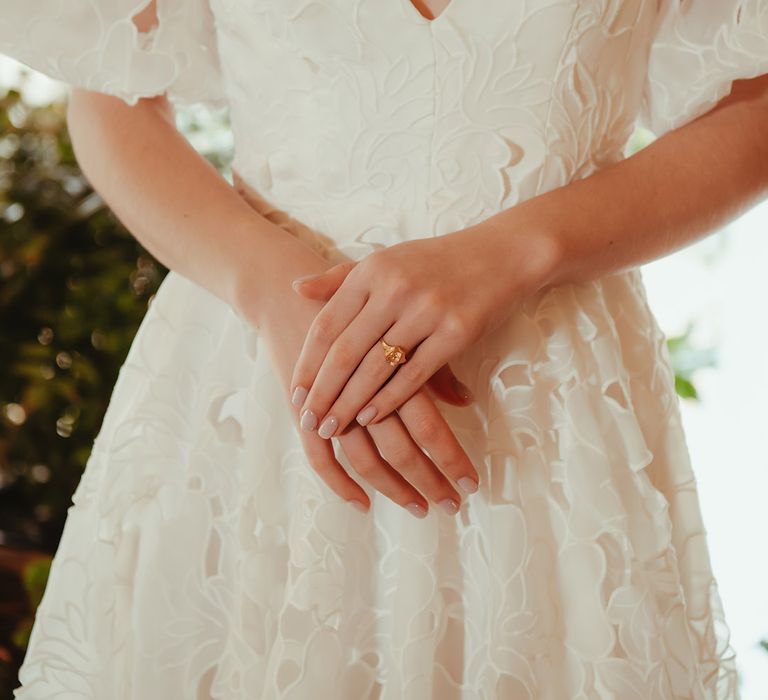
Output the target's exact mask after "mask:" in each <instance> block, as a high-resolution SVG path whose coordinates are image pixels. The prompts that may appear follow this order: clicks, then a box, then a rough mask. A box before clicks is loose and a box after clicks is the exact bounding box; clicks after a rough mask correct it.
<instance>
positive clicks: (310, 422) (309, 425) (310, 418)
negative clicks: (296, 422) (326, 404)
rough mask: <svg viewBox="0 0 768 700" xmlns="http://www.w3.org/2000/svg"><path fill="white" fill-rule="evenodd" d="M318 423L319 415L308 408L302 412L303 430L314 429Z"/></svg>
mask: <svg viewBox="0 0 768 700" xmlns="http://www.w3.org/2000/svg"><path fill="white" fill-rule="evenodd" d="M316 425H317V416H316V415H315V414H314V413H313V412H312V411H310V410H309V409H307V410H306V411H304V413H302V414H301V429H302V430H314V429H315V426H316Z"/></svg>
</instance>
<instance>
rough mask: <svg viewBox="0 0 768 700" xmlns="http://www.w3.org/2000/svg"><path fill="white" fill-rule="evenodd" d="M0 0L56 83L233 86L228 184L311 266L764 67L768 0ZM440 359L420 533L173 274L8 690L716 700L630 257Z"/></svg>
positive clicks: (675, 122)
mask: <svg viewBox="0 0 768 700" xmlns="http://www.w3.org/2000/svg"><path fill="white" fill-rule="evenodd" d="M6 4H7V5H9V8H8V10H9V11H7V12H6V7H3V12H2V13H0V51H3V52H5V53H9V54H10V55H14V56H16V57H18V58H20V59H21V60H23V61H25V62H27V63H29V64H30V65H32V66H34V67H36V68H38V69H40V70H43V71H45V72H48V73H49V74H51V75H53V76H54V77H58V78H61V79H63V80H66V81H68V82H70V83H72V84H73V85H82V86H85V87H88V88H90V89H95V90H102V91H104V92H107V93H110V94H114V95H116V96H119V97H120V98H122V99H125V100H126V101H127V102H129V103H131V104H133V103H135V102H136V101H137V100H138V99H139V98H140V97H144V96H150V95H153V94H161V93H163V92H165V93H167V94H168V95H169V96H170V98H171V99H172V100H173V101H175V102H176V103H179V104H189V103H195V102H200V103H205V104H209V105H212V106H215V105H227V106H228V107H229V110H230V116H231V121H232V129H233V133H234V137H235V146H236V150H235V163H234V170H235V172H236V179H235V183H234V184H235V186H236V187H237V189H238V191H239V192H240V193H241V194H242V196H243V197H244V198H245V199H246V201H248V202H249V203H250V204H251V205H252V206H253V207H254V208H256V209H257V210H258V211H259V212H261V213H262V214H263V215H264V216H265V217H267V218H269V219H270V220H272V221H274V222H275V223H277V224H278V225H280V226H281V227H283V228H284V230H285V231H286V232H287V233H289V234H292V235H296V236H298V237H300V238H302V240H304V241H306V242H307V243H308V244H310V245H312V246H313V247H315V248H316V249H317V250H319V251H321V252H322V253H323V254H325V255H327V256H328V258H329V259H342V258H343V257H347V258H354V259H360V258H362V257H363V256H365V255H366V254H368V253H369V252H371V251H373V250H375V249H377V248H379V247H381V246H388V245H393V244H395V243H397V242H399V241H403V240H408V239H412V238H415V237H423V236H437V235H444V234H447V233H450V232H451V231H454V230H458V229H460V228H465V227H467V226H470V225H473V224H476V223H478V222H480V221H482V220H484V219H485V218H488V217H489V216H492V215H493V214H495V213H497V212H498V211H500V210H502V209H505V208H508V207H511V206H514V205H515V204H516V203H518V202H521V201H524V200H525V199H528V198H530V197H534V196H536V195H538V194H542V193H544V192H546V191H548V190H551V189H553V188H556V187H560V186H562V185H566V184H567V183H569V182H571V181H573V180H575V179H579V178H582V177H586V176H588V175H589V174H591V173H592V172H594V171H596V170H598V169H599V168H601V167H605V166H606V165H609V164H611V163H615V162H617V161H619V160H621V159H622V158H623V157H624V156H623V153H624V148H625V146H626V142H627V139H628V138H629V136H630V135H631V133H632V130H633V129H634V126H635V124H636V123H638V122H640V123H642V124H645V125H647V126H650V127H651V128H652V129H654V130H655V131H656V132H657V133H658V134H659V135H661V134H662V133H665V132H666V131H668V130H670V129H673V128H676V127H680V126H682V125H684V124H685V123H687V122H689V121H690V120H692V119H695V118H696V117H698V116H700V115H702V114H704V113H705V112H706V111H707V110H708V109H710V108H711V107H713V106H714V105H715V104H716V102H717V101H718V100H719V99H720V98H721V97H723V96H725V95H726V94H727V93H728V91H729V89H730V86H731V82H732V81H733V80H735V79H739V78H750V77H754V76H756V75H759V74H762V73H766V72H768V1H766V0H743V1H741V2H738V1H735V0H689V1H688V2H680V1H678V0H659V1H649V0H519V1H516V2H507V1H506V0H504V1H502V0H491V1H490V2H486V3H479V2H478V1H477V0H451V3H450V4H449V5H448V7H447V8H446V9H445V10H444V11H443V12H442V14H441V15H439V16H438V17H437V18H436V19H435V20H432V21H430V20H428V19H426V18H425V17H423V16H421V15H420V14H419V12H418V11H417V10H416V8H415V7H414V6H413V5H412V4H411V3H410V2H409V0H386V1H384V0H211V1H210V5H208V4H207V3H205V2H200V1H198V0H196V1H195V2H189V3H183V4H182V3H181V2H180V0H159V2H158V14H159V24H158V26H157V27H156V28H155V29H154V30H152V31H151V32H149V33H147V34H139V33H138V32H136V31H135V29H132V23H131V22H130V18H131V17H132V16H133V15H134V14H135V13H136V12H137V11H138V10H139V9H140V8H141V6H142V5H143V4H144V3H143V2H138V1H137V0H122V1H121V0H108V1H105V2H102V3H98V4H97V3H95V2H86V1H85V0H80V1H78V2H71V3H67V4H66V6H65V5H64V4H62V6H61V8H60V9H59V7H58V6H57V12H59V13H60V14H56V12H52V11H51V10H50V8H49V5H48V3H44V2H42V0H33V1H31V2H26V3H24V4H21V3H13V4H11V3H6ZM481 4H482V8H481V7H480V5H481ZM67 28H70V29H71V33H68V32H66V31H65V30H66V29H67ZM54 30H55V31H54ZM78 32H79V33H78ZM451 367H452V368H453V370H454V371H455V373H456V374H457V375H458V376H459V377H460V378H461V379H462V381H464V383H466V384H467V385H468V386H469V387H470V388H471V390H472V391H473V393H474V394H475V396H476V397H477V402H476V404H474V405H473V406H471V407H469V408H457V407H452V406H448V405H445V404H438V405H439V407H440V410H441V411H442V412H443V415H445V416H446V418H447V419H448V420H449V422H450V424H451V426H452V427H453V429H454V431H455V433H456V434H457V436H458V437H459V439H460V441H461V442H462V444H463V446H464V447H465V449H466V450H467V452H468V454H469V456H470V458H471V459H472V460H473V462H474V464H475V465H476V466H477V467H478V469H479V471H480V476H481V485H480V490H479V491H478V492H477V493H476V494H473V495H471V496H469V497H468V498H467V499H466V502H465V505H464V506H463V507H462V510H461V512H460V513H459V514H458V515H457V516H456V517H449V516H445V515H443V514H442V513H440V511H439V509H432V510H431V512H430V513H429V515H428V517H427V518H426V519H424V520H417V519H416V518H414V517H413V516H411V515H410V514H409V513H408V512H407V511H405V510H404V509H402V508H400V507H399V506H397V505H395V504H394V503H392V502H391V501H389V500H388V499H386V498H384V497H382V496H380V495H378V494H377V493H376V492H375V491H373V490H372V489H368V487H367V486H366V484H365V482H362V485H363V487H364V488H366V489H367V490H368V492H369V494H370V496H371V498H372V501H373V507H372V509H371V512H370V513H369V514H368V515H363V514H360V513H358V512H357V511H355V510H354V509H352V508H350V507H349V506H348V505H347V504H345V503H343V502H340V501H339V499H338V498H337V497H336V496H335V494H333V493H332V492H330V490H329V489H328V488H327V487H326V486H325V485H324V483H323V482H322V481H321V480H320V479H319V478H318V477H316V476H315V474H314V472H313V471H312V470H311V468H310V467H309V465H308V463H307V461H306V459H305V457H304V454H303V450H302V448H301V444H300V441H299V439H298V436H297V434H296V429H295V427H294V425H293V421H292V419H291V414H290V409H289V405H288V401H287V397H286V396H285V395H284V394H285V392H284V390H283V388H282V386H281V385H280V383H279V382H278V380H277V378H276V376H275V375H274V373H273V371H272V369H271V363H270V359H269V357H268V353H267V352H266V348H265V347H264V346H263V344H262V343H261V340H260V338H259V334H258V332H257V331H255V330H254V329H253V328H252V327H251V326H249V325H248V324H247V322H245V321H244V320H243V319H242V318H240V317H239V316H238V314H237V313H236V312H235V311H234V310H233V309H232V308H230V307H228V306H226V305H225V304H224V303H223V302H221V301H220V300H219V299H217V298H215V297H213V296H212V295H211V294H209V293H207V292H206V291H205V290H204V289H202V288H200V287H199V286H197V285H196V284H194V283H193V282H192V281H190V280H187V279H185V278H184V277H182V276H180V275H178V274H177V273H175V272H171V273H170V274H169V275H168V276H167V278H166V279H165V280H164V282H163V284H162V286H161V288H160V290H159V291H158V293H157V295H156V296H155V298H154V300H153V302H152V304H151V306H150V308H149V310H148V312H147V314H146V317H145V319H144V321H143V323H142V325H141V328H140V329H139V332H138V334H137V336H136V338H135V341H134V343H133V345H132V347H131V350H130V353H129V355H128V357H127V359H126V361H125V364H124V366H123V368H122V369H121V372H120V375H119V378H118V381H117V383H116V385H115V387H114V390H113V394H112V399H111V402H110V405H109V408H108V410H107V413H106V415H105V417H104V422H103V425H102V428H101V430H100V433H99V435H98V437H97V439H96V441H95V443H94V446H93V452H92V454H91V457H90V459H89V462H88V465H87V468H86V471H85V473H84V474H83V477H82V480H81V482H80V484H79V486H78V488H77V491H76V493H75V494H74V496H73V505H72V507H71V509H70V512H69V517H68V520H67V523H66V527H65V531H64V535H63V538H62V540H61V544H60V546H59V550H58V552H57V554H56V557H55V559H54V563H53V567H52V570H51V576H50V580H49V584H48V587H47V589H46V592H45V596H44V598H43V601H42V603H41V605H40V608H39V610H38V613H37V617H36V620H35V625H34V628H33V631H32V638H31V640H30V646H29V650H28V653H27V656H26V659H25V662H24V665H23V667H22V669H21V673H20V679H19V680H20V686H19V688H17V689H16V691H15V697H16V698H17V699H20V700H43V699H46V700H47V699H49V698H54V697H57V698H58V697H60V698H75V697H77V698H89V699H90V698H93V699H99V700H105V699H110V700H111V699H114V700H129V699H130V700H133V699H138V698H141V699H142V700H161V699H162V700H165V699H167V698H189V699H190V700H192V699H194V700H199V699H202V698H217V699H222V700H223V699H226V700H246V699H247V700H252V699H254V698H265V699H270V700H271V699H273V698H274V699H278V698H279V699H285V700H288V699H290V700H304V699H310V698H326V697H327V698H331V697H332V698H339V699H342V698H343V699H349V700H352V699H354V700H359V699H361V698H366V699H367V698H370V699H371V700H379V699H381V700H423V699H424V698H440V699H441V700H442V699H445V700H451V699H456V700H470V699H473V700H474V699H490V698H505V699H507V698H509V699H514V700H518V699H526V700H528V699H530V700H533V699H536V700H563V699H566V698H567V699H569V700H588V699H590V700H591V699H600V700H605V699H608V698H622V700H625V699H626V700H635V699H636V700H648V699H649V698H653V699H654V700H656V699H659V700H682V699H686V700H689V699H692V700H738V697H739V693H738V677H737V669H736V662H735V657H734V653H733V650H732V648H731V647H730V645H729V633H728V627H727V624H726V621H725V618H724V614H723V609H722V606H721V602H720V598H719V595H718V590H717V584H716V580H715V578H714V576H713V572H712V569H711V565H710V561H709V555H708V549H707V541H706V530H705V527H704V525H703V523H702V519H701V513H700V509H699V502H698V495H697V490H696V480H695V476H694V473H693V471H692V468H691V464H690V460H689V455H688V450H687V447H686V442H685V435H684V433H683V430H682V426H681V421H680V413H679V405H678V398H677V395H676V393H675V389H674V376H673V372H672V369H671V366H670V362H669V357H668V354H667V350H666V345H665V338H664V336H663V333H662V332H661V331H660V329H659V327H658V325H657V323H656V320H655V318H654V316H653V314H652V312H651V310H650V309H649V307H648V303H647V300H646V296H645V290H644V287H643V282H642V276H641V272H640V270H639V269H633V270H629V271H625V272H622V273H619V274H612V275H607V276H605V277H603V278H601V279H597V280H593V281H591V282H589V283H584V284H579V285H563V286H561V287H557V288H553V289H550V290H547V291H546V292H542V293H540V294H538V295H535V296H533V297H531V298H529V299H526V300H525V303H524V304H523V305H522V307H521V308H520V310H519V312H516V313H515V314H513V315H512V316H511V317H510V320H509V321H508V322H507V323H506V324H505V325H503V326H502V327H500V328H498V329H497V330H496V331H494V332H493V333H492V334H489V335H487V336H485V337H484V338H482V339H481V340H480V341H479V342H478V343H477V344H476V345H474V346H472V347H471V348H469V349H468V350H466V351H464V352H463V353H462V354H461V355H459V356H458V357H457V358H456V359H455V360H454V361H453V362H452V363H451ZM339 459H340V460H341V461H342V463H343V464H344V465H345V466H347V467H349V468H350V469H351V466H350V465H349V464H348V463H347V462H346V460H345V458H344V455H343V453H340V454H339Z"/></svg>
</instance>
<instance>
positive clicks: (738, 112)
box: [482, 74, 768, 286]
mask: <svg viewBox="0 0 768 700" xmlns="http://www.w3.org/2000/svg"><path fill="white" fill-rule="evenodd" d="M767 196H768V74H766V75H761V76H759V77H757V78H753V79H750V80H736V81H734V83H733V89H732V91H731V93H730V95H728V96H727V97H725V98H723V99H722V100H721V101H720V102H718V104H717V105H716V106H715V107H714V108H713V109H712V110H710V111H709V112H707V113H706V114H704V115H702V116H700V117H699V118H698V119H695V120H693V121H691V122H689V123H688V124H686V125H684V126H683V127H682V128H679V129H675V130H673V131H670V132H668V133H666V134H665V135H663V136H662V137H661V138H659V139H657V140H656V141H654V142H653V143H651V144H650V145H649V146H647V147H646V148H644V149H642V150H640V151H638V152H637V153H635V154H633V155H632V156H630V157H629V158H626V159H624V160H622V161H620V162H618V163H616V164H614V165H612V166H610V167H608V168H605V169H602V170H600V171H598V172H596V173H594V174H593V175H591V176H589V177H587V178H585V179H583V180H578V181H576V182H573V183H571V184H569V185H567V186H565V187H561V188H559V189H556V190H553V191H551V192H548V193H546V194H545V195H542V196H541V197H537V198H535V199H532V200H528V201H526V202H524V203H523V204H521V205H520V206H518V207H514V208H512V209H509V210H505V211H504V212H501V213H500V214H498V215H496V216H494V217H492V218H491V219H488V220H487V221H485V222H483V224H482V227H483V228H484V229H485V230H487V231H488V232H489V234H490V236H491V240H493V241H494V243H495V244H496V245H498V246H499V247H498V251H499V252H501V251H503V250H504V234H505V232H507V231H509V230H510V229H521V228H523V229H525V228H526V227H527V226H530V227H531V228H532V229H533V230H534V231H536V230H542V229H543V234H542V235H545V236H547V237H548V238H549V239H550V240H551V241H553V242H554V249H555V250H556V251H557V253H556V255H555V256H554V257H553V259H552V263H551V265H550V267H549V269H548V270H546V271H545V272H544V277H543V279H542V280H541V282H540V283H539V286H543V285H545V284H546V285H557V284H561V283H564V282H582V281H585V280H589V279H593V278H597V277H600V276H601V275H604V274H607V273H613V272H619V271H621V270H624V269H628V268H631V267H635V266H638V265H640V264H643V263H646V262H650V261H652V260H655V259H657V258H660V257H663V256H666V255H669V254H670V253H672V252H674V251H677V250H679V249H680V248H683V247H686V246H688V245H690V244H691V243H693V242H695V241H697V240H699V239H701V238H703V237H705V236H706V235H709V234H710V233H712V232H714V231H716V230H718V229H719V228H721V227H722V226H724V225H725V224H727V223H728V222H729V221H731V220H733V219H734V218H736V217H737V216H739V215H741V214H743V213H744V212H745V211H747V210H748V209H750V208H752V207H754V206H755V205H756V204H757V203H758V202H760V201H761V200H763V199H765V198H766V197H767Z"/></svg>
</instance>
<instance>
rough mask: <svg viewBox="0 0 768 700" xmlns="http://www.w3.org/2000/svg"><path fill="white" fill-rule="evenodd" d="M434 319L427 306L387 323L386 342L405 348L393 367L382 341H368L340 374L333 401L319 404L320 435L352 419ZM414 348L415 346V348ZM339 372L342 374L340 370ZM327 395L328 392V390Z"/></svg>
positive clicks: (327, 434) (335, 430)
mask: <svg viewBox="0 0 768 700" xmlns="http://www.w3.org/2000/svg"><path fill="white" fill-rule="evenodd" d="M355 320H357V319H355ZM437 322H438V319H435V318H433V316H432V315H431V312H430V310H429V309H427V308H425V309H423V310H422V311H421V312H417V311H411V312H409V314H408V315H407V316H403V317H401V318H399V319H397V320H396V322H395V323H394V325H392V326H390V327H389V328H388V329H387V330H386V333H384V334H383V339H384V340H386V342H387V343H389V344H391V345H398V346H400V347H402V348H403V349H404V350H405V355H406V359H405V365H402V364H401V365H397V366H396V367H393V365H392V364H391V363H390V362H389V361H388V358H387V351H386V349H385V348H384V347H383V346H382V344H381V342H374V343H371V344H370V345H369V348H370V349H369V350H368V352H367V354H366V355H365V357H364V358H363V359H362V362H360V363H359V366H357V369H354V370H353V371H350V372H349V373H348V374H347V375H346V376H344V377H343V380H344V381H343V383H340V385H339V387H338V390H337V391H336V393H335V395H333V396H332V402H329V403H328V404H327V407H323V406H321V405H319V406H318V408H319V409H320V410H321V411H322V410H323V409H324V408H325V412H321V413H317V414H316V415H319V416H321V419H320V421H319V425H320V428H321V429H319V431H318V433H319V435H320V436H321V437H330V436H333V435H338V434H339V433H340V432H341V431H342V430H344V428H346V427H347V425H349V424H350V423H351V422H352V421H354V420H355V417H356V416H357V415H358V414H359V413H360V410H361V409H362V408H363V406H366V405H369V404H370V402H371V399H372V398H373V397H374V396H375V395H376V392H377V391H379V390H380V389H381V387H382V386H383V385H384V384H385V382H386V381H387V380H388V379H389V378H390V377H391V375H392V374H393V373H395V370H397V372H399V371H401V369H402V368H403V366H407V363H408V362H410V361H411V360H409V359H408V357H409V356H411V355H413V356H414V357H415V356H416V353H417V352H418V347H419V343H421V342H422V341H423V340H424V338H425V337H426V336H427V334H428V333H430V332H431V331H432V330H433V328H435V327H436V324H437ZM355 332H357V333H358V334H362V333H363V331H362V330H361V331H353V334H354V333H355ZM368 339H370V338H368ZM381 339H382V337H381V336H379V341H380V340H381ZM413 348H416V349H415V350H414V349H413ZM440 364H442V363H440ZM440 364H438V365H436V366H435V368H434V369H433V370H432V371H431V372H429V373H428V374H426V375H425V376H424V378H423V379H422V381H421V384H419V385H417V386H414V387H413V391H414V392H415V391H416V390H417V389H420V388H421V386H422V385H424V384H425V383H426V382H427V381H428V379H429V377H430V376H431V375H432V374H434V373H435V371H437V369H439V367H440ZM340 374H343V372H342V373H340ZM313 389H314V387H313ZM339 392H340V393H339ZM328 395H329V396H330V395H331V394H330V392H329V394H328ZM406 398H407V397H406ZM390 413H391V411H390ZM379 417H382V416H379ZM363 419H364V418H363ZM358 422H360V421H358ZM360 425H365V423H363V422H360Z"/></svg>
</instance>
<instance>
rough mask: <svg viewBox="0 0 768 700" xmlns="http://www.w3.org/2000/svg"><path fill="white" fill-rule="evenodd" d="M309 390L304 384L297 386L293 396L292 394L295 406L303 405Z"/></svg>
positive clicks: (292, 401)
mask: <svg viewBox="0 0 768 700" xmlns="http://www.w3.org/2000/svg"><path fill="white" fill-rule="evenodd" d="M307 393H308V392H307V390H306V389H305V388H304V387H303V386H297V387H296V388H295V389H294V390H293V396H291V403H292V404H293V405H294V406H301V405H302V404H303V403H304V399H306V398H307Z"/></svg>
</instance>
